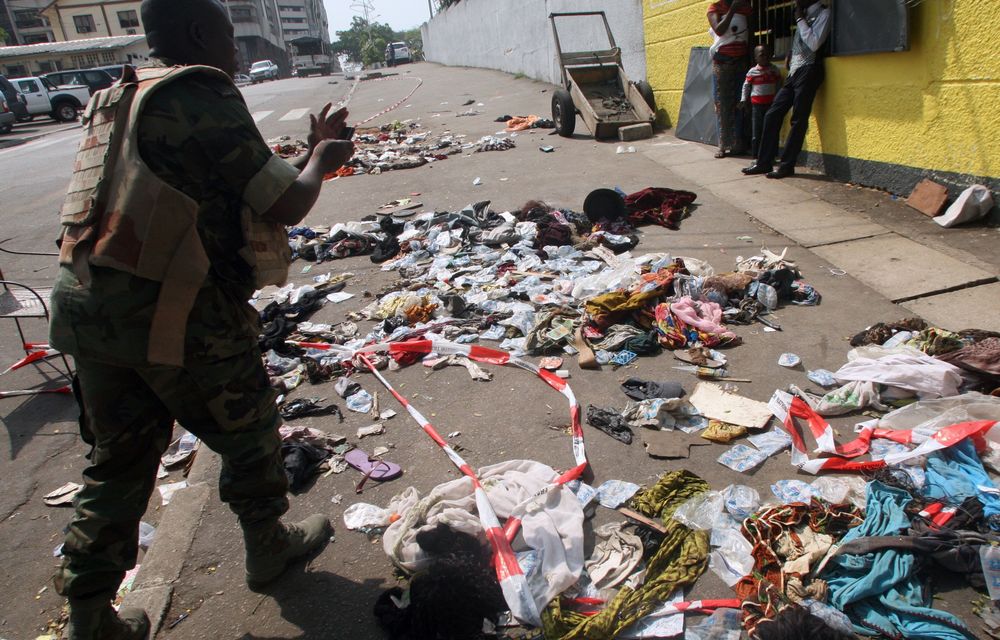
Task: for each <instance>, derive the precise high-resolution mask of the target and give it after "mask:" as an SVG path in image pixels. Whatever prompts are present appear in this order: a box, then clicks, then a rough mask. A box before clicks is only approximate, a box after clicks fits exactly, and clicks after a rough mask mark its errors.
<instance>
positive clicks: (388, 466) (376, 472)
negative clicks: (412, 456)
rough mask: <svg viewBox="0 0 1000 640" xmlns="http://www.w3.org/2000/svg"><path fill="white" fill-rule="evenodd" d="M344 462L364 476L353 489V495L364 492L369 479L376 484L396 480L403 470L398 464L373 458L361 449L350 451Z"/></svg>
mask: <svg viewBox="0 0 1000 640" xmlns="http://www.w3.org/2000/svg"><path fill="white" fill-rule="evenodd" d="M344 460H345V461H347V464H349V465H351V466H352V467H354V468H355V469H357V470H358V471H360V472H361V473H363V474H365V477H364V478H362V479H361V482H359V483H358V486H356V487H355V488H354V491H355V493H361V492H362V491H363V490H364V486H365V483H366V482H368V479H369V478H371V479H372V480H376V481H378V482H385V481H387V480H393V479H395V478H398V477H399V476H401V475H402V474H403V469H402V468H401V467H400V466H399V465H398V464H395V463H394V462H386V461H385V460H380V459H378V458H373V457H372V456H370V455H368V454H367V453H366V452H364V451H362V450H361V449H351V450H350V451H348V452H347V453H346V454H345V455H344Z"/></svg>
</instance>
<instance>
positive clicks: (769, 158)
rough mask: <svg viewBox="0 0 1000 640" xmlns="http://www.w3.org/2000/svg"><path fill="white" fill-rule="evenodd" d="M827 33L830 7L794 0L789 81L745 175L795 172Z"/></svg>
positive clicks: (822, 75) (776, 176) (811, 0)
mask: <svg viewBox="0 0 1000 640" xmlns="http://www.w3.org/2000/svg"><path fill="white" fill-rule="evenodd" d="M829 35H830V9H828V8H827V7H825V6H823V5H822V4H821V3H820V2H819V0H795V37H794V38H793V39H792V50H791V52H790V57H789V58H788V81H787V82H786V83H785V86H784V87H782V88H781V91H779V92H778V95H777V96H776V97H775V98H774V103H773V104H772V105H771V108H770V109H768V111H767V115H765V116H764V131H763V133H762V134H761V140H760V150H759V152H758V155H757V160H756V161H755V162H754V163H753V164H752V165H750V166H749V167H746V168H745V169H743V173H745V174H746V175H757V174H767V177H768V178H774V179H781V178H787V177H788V176H791V175H794V174H795V163H796V161H797V160H798V158H799V152H800V151H802V143H803V142H804V141H805V138H806V129H808V127H809V114H810V112H811V111H812V104H813V100H814V99H815V98H816V92H817V91H818V90H819V87H820V85H821V84H823V79H824V78H825V77H826V72H825V71H824V69H823V58H824V55H825V54H824V52H825V50H826V41H827V37H828V36H829ZM789 110H791V112H792V120H791V129H790V130H789V132H788V137H787V138H786V139H785V148H784V151H783V152H782V154H781V164H780V165H779V166H778V168H777V169H773V166H774V159H775V157H776V156H777V155H778V136H779V135H780V134H781V123H782V122H783V121H784V119H785V115H786V114H787V113H788V112H789ZM772 169H773V170H772Z"/></svg>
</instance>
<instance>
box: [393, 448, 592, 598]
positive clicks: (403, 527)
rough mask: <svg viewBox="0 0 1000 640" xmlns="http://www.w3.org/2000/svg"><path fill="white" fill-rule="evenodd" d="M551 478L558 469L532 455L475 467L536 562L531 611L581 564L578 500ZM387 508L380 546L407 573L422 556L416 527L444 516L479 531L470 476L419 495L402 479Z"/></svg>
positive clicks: (575, 575)
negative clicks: (388, 519) (515, 521)
mask: <svg viewBox="0 0 1000 640" xmlns="http://www.w3.org/2000/svg"><path fill="white" fill-rule="evenodd" d="M556 478H558V474H557V473H556V472H555V471H554V470H553V469H552V468H551V467H549V466H548V465H544V464H542V463H540V462H534V461H532V460H509V461H507V462H501V463H499V464H495V465H491V466H488V467H483V468H482V469H480V471H479V479H480V482H482V484H483V488H484V489H485V490H486V495H487V497H488V498H489V501H490V504H492V505H493V509H494V511H496V514H497V517H499V518H500V521H501V523H502V522H503V521H504V520H506V519H507V518H508V517H510V516H512V515H513V516H515V517H518V518H520V519H521V535H520V538H521V539H522V540H523V544H519V540H515V541H514V543H513V545H512V546H513V547H514V550H515V551H523V550H525V549H528V548H530V549H532V550H534V551H535V552H536V553H537V558H538V562H537V564H536V565H535V566H536V567H537V569H536V570H534V571H531V572H530V573H529V574H527V576H526V577H527V580H528V585H529V587H530V589H531V594H532V597H533V598H534V600H535V603H536V604H537V606H538V610H539V611H541V610H542V609H544V608H545V606H546V605H548V603H549V601H550V600H552V598H554V597H556V596H557V595H559V594H560V593H562V592H563V591H564V590H565V589H566V588H568V587H570V586H571V585H573V584H575V583H576V581H577V580H578V579H579V578H580V573H581V571H582V570H583V560H584V558H583V508H582V507H581V506H580V502H579V500H577V499H576V496H574V495H573V492H572V491H570V490H569V489H567V488H566V487H565V486H561V485H560V486H555V485H552V483H553V482H554V481H555V480H556ZM388 509H389V511H392V512H394V513H398V514H400V518H399V520H397V521H396V522H393V523H392V524H391V525H389V527H388V528H387V529H386V531H385V533H384V534H383V536H382V546H383V549H384V550H385V552H386V554H387V555H388V556H389V557H390V558H391V559H392V561H393V562H394V563H396V564H397V565H398V566H399V567H401V568H402V569H404V570H406V571H408V572H411V573H413V572H416V571H419V570H420V569H421V568H422V567H423V566H425V564H426V561H427V557H426V556H425V555H424V553H423V551H422V550H421V549H420V546H419V545H418V544H417V542H416V535H417V533H418V532H420V531H422V530H425V529H433V528H434V527H435V526H437V525H438V524H445V525H447V526H448V527H451V528H452V529H454V530H456V531H462V532H464V533H468V534H471V535H474V536H477V537H478V538H479V539H480V540H484V541H485V539H486V536H485V534H484V532H483V528H482V525H481V524H480V521H479V518H478V516H476V500H475V497H474V495H473V490H472V480H471V479H470V478H468V477H465V476H463V477H461V478H458V479H455V480H452V481H450V482H445V483H444V484H440V485H438V486H436V487H434V489H432V490H431V492H430V493H429V494H427V496H425V497H423V498H421V497H420V494H419V492H417V490H416V489H415V488H413V487H408V488H407V489H406V490H405V491H403V493H401V494H399V495H397V496H395V497H394V498H393V499H392V500H391V501H390V502H389V507H388Z"/></svg>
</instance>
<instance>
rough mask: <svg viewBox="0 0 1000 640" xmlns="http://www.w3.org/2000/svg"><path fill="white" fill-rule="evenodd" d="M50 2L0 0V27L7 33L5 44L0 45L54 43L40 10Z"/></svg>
mask: <svg viewBox="0 0 1000 640" xmlns="http://www.w3.org/2000/svg"><path fill="white" fill-rule="evenodd" d="M49 2H50V0H0V27H2V28H3V29H4V31H6V32H7V41H6V43H0V45H3V44H8V45H17V44H38V43H40V42H54V41H55V39H56V37H55V33H54V31H53V29H52V25H51V23H50V22H49V19H48V18H47V17H45V16H44V15H42V9H44V8H45V6H46V5H48V4H49Z"/></svg>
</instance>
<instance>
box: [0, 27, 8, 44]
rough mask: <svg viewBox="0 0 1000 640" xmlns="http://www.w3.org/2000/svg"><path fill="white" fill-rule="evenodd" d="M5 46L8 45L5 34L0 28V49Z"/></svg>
mask: <svg viewBox="0 0 1000 640" xmlns="http://www.w3.org/2000/svg"><path fill="white" fill-rule="evenodd" d="M5 44H9V43H8V42H7V32H6V31H4V28H3V27H0V47H2V46H3V45H5Z"/></svg>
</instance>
